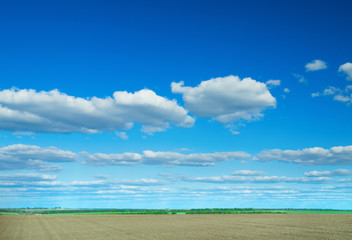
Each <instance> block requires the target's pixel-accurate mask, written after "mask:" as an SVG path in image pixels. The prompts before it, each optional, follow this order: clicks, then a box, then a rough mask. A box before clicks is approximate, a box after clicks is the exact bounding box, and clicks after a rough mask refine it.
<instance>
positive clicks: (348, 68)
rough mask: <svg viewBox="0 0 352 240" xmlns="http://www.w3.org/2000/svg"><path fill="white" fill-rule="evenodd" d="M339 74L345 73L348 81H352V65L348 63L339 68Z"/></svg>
mask: <svg viewBox="0 0 352 240" xmlns="http://www.w3.org/2000/svg"><path fill="white" fill-rule="evenodd" d="M339 72H343V73H345V74H346V75H347V77H346V78H347V80H352V63H350V62H347V63H345V64H342V65H341V66H340V67H339Z"/></svg>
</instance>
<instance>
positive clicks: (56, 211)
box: [0, 208, 352, 215]
mask: <svg viewBox="0 0 352 240" xmlns="http://www.w3.org/2000/svg"><path fill="white" fill-rule="evenodd" d="M268 213H271V214H291V213H316V214H352V210H333V209H254V208H204V209H61V208H50V209H48V208H16V209H0V215H35V214H51V215H114V214H119V215H135V214H140V215H157V214H268Z"/></svg>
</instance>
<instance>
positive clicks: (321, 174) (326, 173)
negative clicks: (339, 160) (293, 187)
mask: <svg viewBox="0 0 352 240" xmlns="http://www.w3.org/2000/svg"><path fill="white" fill-rule="evenodd" d="M304 175H305V176H307V177H337V176H349V175H352V170H351V169H336V170H333V171H322V172H319V171H311V172H306V173H304Z"/></svg>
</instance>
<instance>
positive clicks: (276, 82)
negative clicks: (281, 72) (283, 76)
mask: <svg viewBox="0 0 352 240" xmlns="http://www.w3.org/2000/svg"><path fill="white" fill-rule="evenodd" d="M265 84H266V85H267V86H268V87H269V88H270V87H274V86H280V85H281V81H280V80H268V81H266V83H265Z"/></svg>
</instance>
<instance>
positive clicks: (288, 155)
mask: <svg viewBox="0 0 352 240" xmlns="http://www.w3.org/2000/svg"><path fill="white" fill-rule="evenodd" d="M254 160H258V161H263V162H266V161H273V160H278V161H283V162H290V163H297V164H303V165H344V164H352V145H351V146H338V147H332V148H330V149H324V148H321V147H314V148H305V149H303V150H281V149H273V150H267V151H263V152H261V153H259V154H258V155H257V156H256V157H255V158H254Z"/></svg>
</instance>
